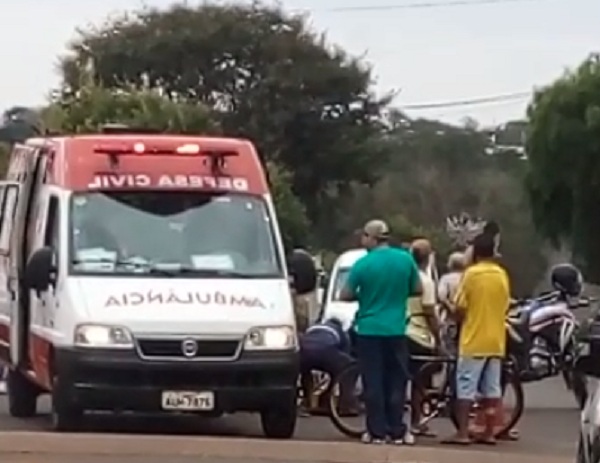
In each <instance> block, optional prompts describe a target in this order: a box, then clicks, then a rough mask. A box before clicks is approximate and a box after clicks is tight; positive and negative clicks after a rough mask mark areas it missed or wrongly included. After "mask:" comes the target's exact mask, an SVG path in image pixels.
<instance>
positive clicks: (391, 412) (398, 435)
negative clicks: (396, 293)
mask: <svg viewBox="0 0 600 463" xmlns="http://www.w3.org/2000/svg"><path fill="white" fill-rule="evenodd" d="M356 351H357V355H358V363H359V367H360V370H361V376H362V380H363V387H364V392H365V405H366V409H367V410H366V411H367V431H368V432H369V434H370V435H371V437H372V438H374V439H385V437H386V436H389V437H390V438H391V439H402V438H404V435H405V434H406V425H405V423H404V404H405V402H406V385H407V382H408V380H409V370H408V360H409V354H408V345H407V339H406V336H365V335H357V337H356Z"/></svg>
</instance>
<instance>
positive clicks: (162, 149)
mask: <svg viewBox="0 0 600 463" xmlns="http://www.w3.org/2000/svg"><path fill="white" fill-rule="evenodd" d="M94 153H98V154H109V155H112V156H114V155H119V154H200V153H201V150H200V145H196V144H192V143H187V144H185V145H181V146H165V145H162V146H156V145H155V146H147V145H145V144H144V143H142V142H136V143H133V144H123V143H117V144H112V143H110V144H108V143H107V144H102V145H97V146H95V147H94Z"/></svg>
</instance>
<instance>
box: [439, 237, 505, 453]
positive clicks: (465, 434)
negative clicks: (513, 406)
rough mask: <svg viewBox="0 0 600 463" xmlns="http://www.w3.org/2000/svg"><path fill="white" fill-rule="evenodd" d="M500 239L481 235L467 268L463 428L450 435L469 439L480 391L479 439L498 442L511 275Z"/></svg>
mask: <svg viewBox="0 0 600 463" xmlns="http://www.w3.org/2000/svg"><path fill="white" fill-rule="evenodd" d="M495 247H496V246H495V241H494V238H493V237H492V236H490V235H489V234H485V233H483V234H481V235H479V236H478V237H477V238H475V241H474V243H473V257H474V263H473V265H472V266H470V267H469V268H468V269H467V270H466V271H465V273H464V276H463V279H462V281H461V283H460V286H459V288H458V290H457V293H456V297H455V306H456V307H455V310H456V315H457V317H458V318H459V320H460V323H461V330H460V339H459V346H458V350H459V352H458V354H459V355H458V360H457V365H456V394H457V402H456V407H457V411H456V412H457V418H458V432H457V434H456V435H455V436H452V437H451V438H449V439H447V440H445V441H444V442H445V443H449V444H463V445H466V444H469V443H470V439H469V428H468V425H469V412H470V409H471V407H472V405H473V401H474V400H475V395H476V394H477V393H479V394H480V395H481V397H482V399H483V400H482V407H483V408H484V410H485V429H484V432H483V435H482V436H480V438H479V439H478V440H479V441H480V442H482V443H486V444H495V442H496V441H495V439H494V425H495V422H496V417H495V414H496V409H497V407H498V403H499V401H501V400H502V388H501V371H502V358H503V357H504V355H505V347H506V328H505V317H506V311H507V309H508V306H509V303H510V284H509V280H508V275H507V274H506V272H505V271H504V269H503V268H502V267H500V265H498V264H497V263H496V262H495V261H494V256H495Z"/></svg>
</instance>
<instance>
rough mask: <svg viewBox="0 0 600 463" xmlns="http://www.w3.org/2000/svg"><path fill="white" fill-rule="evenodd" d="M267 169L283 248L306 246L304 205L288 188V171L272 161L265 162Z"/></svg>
mask: <svg viewBox="0 0 600 463" xmlns="http://www.w3.org/2000/svg"><path fill="white" fill-rule="evenodd" d="M267 171H268V173H269V184H270V187H271V194H272V195H273V201H274V203H275V206H276V208H277V219H278V222H279V227H280V228H281V234H282V237H283V243H284V245H285V248H286V249H294V248H298V247H301V248H306V247H307V244H308V243H307V242H306V241H307V237H308V236H309V222H308V218H307V217H306V209H305V208H304V205H303V204H302V202H301V201H300V200H299V199H298V198H297V197H296V196H295V195H294V193H293V192H292V190H291V188H290V186H291V183H290V177H291V175H290V173H289V172H288V171H286V170H285V169H284V168H282V167H281V166H278V165H277V164H275V163H274V162H269V163H268V164H267Z"/></svg>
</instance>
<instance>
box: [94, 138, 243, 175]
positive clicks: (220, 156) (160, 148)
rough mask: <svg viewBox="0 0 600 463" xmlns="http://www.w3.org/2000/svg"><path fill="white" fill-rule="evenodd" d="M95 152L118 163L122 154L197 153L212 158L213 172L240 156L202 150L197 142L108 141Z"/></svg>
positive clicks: (230, 152) (234, 153)
mask: <svg viewBox="0 0 600 463" xmlns="http://www.w3.org/2000/svg"><path fill="white" fill-rule="evenodd" d="M93 151H94V153H97V154H107V155H108V156H110V158H111V163H113V164H118V157H119V156H120V155H127V154H134V155H165V154H166V155H169V154H175V155H177V154H181V155H192V156H193V155H196V156H203V157H207V158H209V159H210V168H211V170H212V171H213V173H222V171H223V169H224V168H225V164H226V159H227V158H228V157H233V156H238V155H239V153H238V152H237V151H218V150H206V151H202V149H201V148H200V145H198V144H196V143H186V144H183V145H179V146H167V145H164V144H163V145H150V146H148V145H146V144H145V143H142V142H136V143H129V144H126V143H122V142H121V143H106V144H101V145H96V146H95V147H94V149H93Z"/></svg>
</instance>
